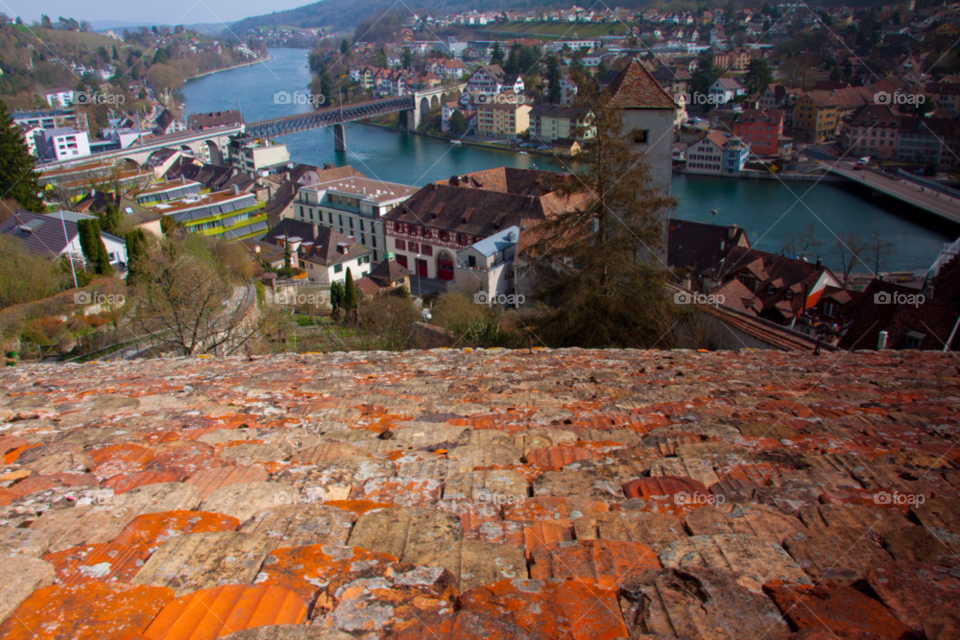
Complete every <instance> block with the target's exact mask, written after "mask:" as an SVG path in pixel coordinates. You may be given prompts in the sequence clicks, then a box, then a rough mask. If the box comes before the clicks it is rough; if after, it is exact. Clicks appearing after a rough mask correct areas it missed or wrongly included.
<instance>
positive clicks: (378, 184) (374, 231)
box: [293, 176, 417, 262]
mask: <svg viewBox="0 0 960 640" xmlns="http://www.w3.org/2000/svg"><path fill="white" fill-rule="evenodd" d="M416 191H417V188H416V187H411V186H407V185H403V184H396V183H393V182H383V181H380V180H373V179H371V178H365V177H362V176H354V177H345V178H340V179H336V180H332V181H329V182H322V183H318V184H312V185H309V186H302V187H300V189H299V191H298V193H297V197H296V200H295V201H294V202H293V214H294V219H296V220H298V221H300V222H304V223H306V224H319V225H321V226H325V227H330V228H332V229H336V230H337V232H338V233H340V234H342V235H344V236H350V237H353V238H355V239H356V240H357V243H358V244H359V245H360V246H361V247H364V248H367V249H370V251H371V255H372V256H373V261H374V262H379V261H380V260H381V259H382V258H383V256H384V254H385V253H386V252H388V251H391V249H389V248H388V247H387V238H386V233H385V223H384V222H383V221H382V218H383V217H384V216H386V215H387V214H388V213H390V212H391V211H393V210H394V209H395V208H396V207H397V206H399V205H400V204H401V203H403V202H404V201H405V200H407V199H408V198H410V197H411V196H412V195H413V194H414V193H416Z"/></svg>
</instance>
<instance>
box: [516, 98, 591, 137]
mask: <svg viewBox="0 0 960 640" xmlns="http://www.w3.org/2000/svg"><path fill="white" fill-rule="evenodd" d="M592 120H593V114H592V113H591V112H590V109H588V108H586V107H564V106H561V105H537V106H535V107H533V108H532V109H531V110H530V130H531V131H532V132H533V133H534V134H535V135H536V136H537V137H538V138H540V139H541V140H543V141H545V142H553V141H555V140H561V139H574V140H578V141H584V140H590V139H591V138H594V137H596V135H597V129H596V127H595V126H594V125H593V124H592Z"/></svg>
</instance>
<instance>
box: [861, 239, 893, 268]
mask: <svg viewBox="0 0 960 640" xmlns="http://www.w3.org/2000/svg"><path fill="white" fill-rule="evenodd" d="M865 248H866V251H865V257H867V258H868V259H870V260H871V261H872V262H873V275H874V276H876V277H878V278H879V277H880V267H881V266H882V265H883V263H884V262H885V261H886V259H887V257H888V256H889V255H890V254H891V253H892V252H893V248H894V243H893V242H892V241H890V240H884V239H883V238H881V237H880V233H879V232H877V231H876V230H874V232H873V235H871V236H870V237H869V238H868V239H867V240H866V247H865Z"/></svg>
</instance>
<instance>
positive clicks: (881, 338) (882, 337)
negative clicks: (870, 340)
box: [877, 331, 887, 351]
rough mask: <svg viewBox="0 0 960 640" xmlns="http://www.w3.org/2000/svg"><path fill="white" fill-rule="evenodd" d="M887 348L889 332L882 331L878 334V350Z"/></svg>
mask: <svg viewBox="0 0 960 640" xmlns="http://www.w3.org/2000/svg"><path fill="white" fill-rule="evenodd" d="M886 348H887V332H886V331H881V332H880V333H878V334H877V351H883V350H884V349H886Z"/></svg>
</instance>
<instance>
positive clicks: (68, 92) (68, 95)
mask: <svg viewBox="0 0 960 640" xmlns="http://www.w3.org/2000/svg"><path fill="white" fill-rule="evenodd" d="M75 94H76V92H75V91H74V90H73V89H69V88H67V87H58V88H56V89H50V90H48V91H44V92H43V97H44V99H45V100H46V101H47V104H49V105H50V106H51V107H52V108H57V107H69V106H70V105H72V104H73V101H74V98H75Z"/></svg>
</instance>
